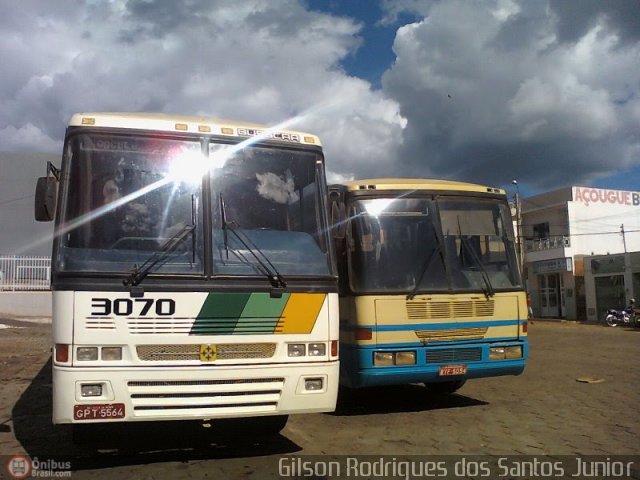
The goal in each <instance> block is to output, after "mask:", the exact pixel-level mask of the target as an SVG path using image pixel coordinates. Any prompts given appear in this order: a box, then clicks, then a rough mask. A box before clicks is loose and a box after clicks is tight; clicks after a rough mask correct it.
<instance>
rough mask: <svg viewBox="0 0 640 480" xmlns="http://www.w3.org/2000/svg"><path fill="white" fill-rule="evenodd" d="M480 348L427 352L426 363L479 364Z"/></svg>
mask: <svg viewBox="0 0 640 480" xmlns="http://www.w3.org/2000/svg"><path fill="white" fill-rule="evenodd" d="M480 360H482V348H451V349H442V350H431V351H429V350H427V363H452V362H479V361H480Z"/></svg>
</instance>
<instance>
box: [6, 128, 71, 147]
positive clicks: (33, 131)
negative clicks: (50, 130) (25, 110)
mask: <svg viewBox="0 0 640 480" xmlns="http://www.w3.org/2000/svg"><path fill="white" fill-rule="evenodd" d="M0 145H2V150H5V151H14V152H34V151H36V152H57V151H59V150H61V149H62V142H60V141H58V140H54V139H52V138H50V137H48V136H47V135H45V134H44V133H43V132H42V131H41V130H40V129H39V128H37V127H35V126H34V125H32V124H30V123H28V124H26V125H23V126H22V127H20V128H16V127H14V126H13V125H9V126H7V127H5V128H3V129H1V130H0Z"/></svg>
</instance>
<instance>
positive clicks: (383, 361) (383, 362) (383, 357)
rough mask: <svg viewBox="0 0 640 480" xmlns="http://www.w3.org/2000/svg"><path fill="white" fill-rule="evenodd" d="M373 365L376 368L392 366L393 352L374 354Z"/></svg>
mask: <svg viewBox="0 0 640 480" xmlns="http://www.w3.org/2000/svg"><path fill="white" fill-rule="evenodd" d="M373 364H374V365H375V366H377V367H390V366H392V365H393V352H374V353H373Z"/></svg>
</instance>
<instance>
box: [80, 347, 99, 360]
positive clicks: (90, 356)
mask: <svg viewBox="0 0 640 480" xmlns="http://www.w3.org/2000/svg"><path fill="white" fill-rule="evenodd" d="M76 360H79V361H83V362H85V361H89V360H98V347H78V349H77V350H76Z"/></svg>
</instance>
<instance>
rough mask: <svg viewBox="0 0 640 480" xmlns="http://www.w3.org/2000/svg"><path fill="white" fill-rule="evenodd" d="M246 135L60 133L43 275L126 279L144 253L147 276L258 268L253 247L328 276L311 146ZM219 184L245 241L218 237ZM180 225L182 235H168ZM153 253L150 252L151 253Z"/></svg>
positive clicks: (277, 263)
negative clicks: (48, 267)
mask: <svg viewBox="0 0 640 480" xmlns="http://www.w3.org/2000/svg"><path fill="white" fill-rule="evenodd" d="M246 143H249V142H242V143H238V142H236V143H232V142H230V141H229V140H228V139H222V138H219V137H215V136H195V135H190V136H186V135H185V136H179V135H159V134H158V132H148V133H147V132H134V133H131V132H123V131H119V130H113V131H111V130H108V131H105V130H104V129H102V130H100V131H97V130H96V129H94V130H91V129H77V130H76V131H74V132H70V133H69V134H68V136H67V139H66V142H65V148H64V155H63V161H62V168H61V170H62V172H63V177H62V178H63V182H62V189H63V191H62V195H61V198H62V201H61V202H60V203H59V211H58V215H57V216H56V218H57V223H56V236H55V240H54V257H53V258H54V261H53V265H52V270H53V273H54V274H56V275H57V274H60V273H61V274H63V275H65V276H66V275H75V274H82V275H83V276H86V275H92V276H105V277H109V276H117V277H122V278H126V277H127V276H128V275H131V273H132V271H134V272H135V271H136V269H138V267H139V266H140V265H144V264H145V262H147V263H149V259H152V261H151V263H152V264H153V268H152V269H151V270H150V271H149V272H148V276H149V277H153V276H162V275H170V276H172V277H175V276H188V277H190V278H194V277H195V278H202V279H205V278H209V277H216V276H224V277H259V278H262V277H264V275H263V272H262V268H261V266H260V265H259V264H258V263H256V262H255V261H254V256H253V255H252V250H257V251H259V252H261V254H262V255H263V256H264V257H266V258H267V259H268V261H269V262H271V264H272V265H273V266H274V267H275V269H276V270H277V271H278V272H279V274H281V275H283V276H290V277H291V278H296V277H305V278H309V277H335V272H334V268H333V262H332V260H331V250H330V239H329V235H328V228H327V225H328V219H327V215H326V196H325V195H323V192H324V191H325V190H326V183H325V178H324V169H323V168H322V167H323V157H322V152H321V150H320V149H319V148H317V147H316V148H313V147H303V146H297V145H288V144H285V143H284V142H277V141H265V142H261V143H259V142H254V143H249V144H246ZM221 194H222V196H223V198H224V200H225V203H226V210H227V221H228V222H229V225H231V226H232V227H233V228H234V229H235V230H236V231H237V232H238V234H239V235H242V236H243V237H244V238H248V242H247V243H246V245H248V247H247V246H246V245H245V244H242V243H238V242H237V241H234V238H235V237H230V238H225V236H226V235H225V233H226V231H225V228H224V227H225V225H223V223H222V214H221V213H222V212H221V211H220V198H221ZM181 231H183V232H184V231H186V234H184V235H178V236H176V235H177V234H179V233H180V232H181ZM176 239H178V240H179V241H178V242H177V243H178V244H177V245H175V246H174V245H171V249H167V245H168V244H169V243H170V242H175V241H176ZM163 250H170V251H164V252H163ZM247 250H250V251H247ZM159 253H162V255H161V257H162V258H161V261H157V260H155V259H154V256H155V257H156V258H157V257H159V255H158V254H159ZM253 253H255V252H253ZM145 276H146V275H145Z"/></svg>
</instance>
